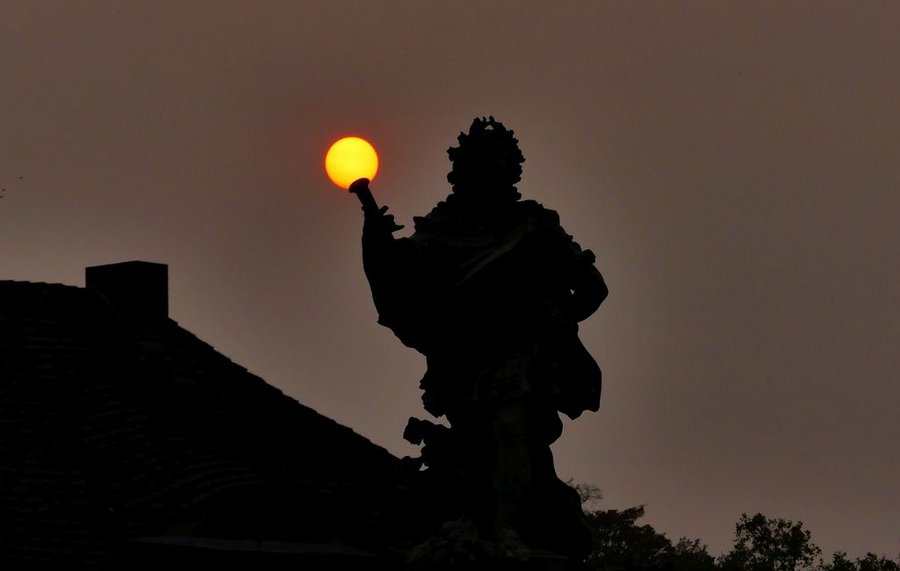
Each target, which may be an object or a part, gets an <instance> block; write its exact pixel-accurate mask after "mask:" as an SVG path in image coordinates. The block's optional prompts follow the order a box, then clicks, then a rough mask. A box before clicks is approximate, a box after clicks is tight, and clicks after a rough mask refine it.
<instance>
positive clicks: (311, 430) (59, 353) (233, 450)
mask: <svg viewBox="0 0 900 571" xmlns="http://www.w3.org/2000/svg"><path fill="white" fill-rule="evenodd" d="M138 264H140V263H138ZM149 266H151V265H147V266H146V267H149ZM130 268H131V269H135V268H138V269H140V268H141V266H131V267H130ZM123 269H128V268H123ZM89 275H90V274H89ZM104 279H106V278H104ZM163 280H165V278H163ZM89 281H90V278H89ZM113 281H114V280H113ZM104 287H106V286H104ZM161 287H164V288H165V287H167V284H162V285H161ZM110 297H111V298H115V297H116V295H115V294H113V295H111V296H109V297H108V296H106V295H104V293H101V291H100V290H98V289H95V288H93V287H88V288H81V287H73V286H65V285H59V284H44V283H30V282H17V281H0V567H2V568H4V569H10V568H38V567H41V566H47V567H57V566H59V563H60V562H63V561H64V562H65V565H64V567H65V568H67V569H78V568H97V567H100V566H102V565H103V564H104V563H110V562H111V561H114V558H115V557H116V555H115V554H116V553H119V552H121V550H122V545H124V544H127V542H128V541H129V540H130V539H132V538H136V537H144V538H146V537H148V536H151V537H152V536H157V537H158V536H188V537H190V536H193V537H207V538H216V539H224V540H229V539H230V540H268V541H283V542H297V543H303V544H321V543H330V542H337V543H340V544H343V545H347V546H355V547H356V548H361V549H364V550H368V551H369V552H374V553H390V552H393V551H395V550H397V549H402V547H403V546H405V545H406V543H405V542H406V541H407V540H406V538H407V537H408V533H407V532H406V531H405V530H404V529H403V528H404V524H403V522H404V521H407V520H406V519H405V517H404V516H403V513H404V512H403V508H402V506H403V505H406V504H405V499H404V498H406V497H407V495H406V488H405V487H404V484H403V480H402V478H401V476H400V474H401V470H400V460H398V459H397V458H395V457H394V456H392V455H391V454H389V453H388V452H387V451H386V450H384V449H383V448H381V447H379V446H376V445H374V444H372V443H371V442H370V441H368V440H366V439H365V438H363V437H362V436H360V435H358V434H356V433H355V432H353V431H352V430H351V429H349V428H347V427H344V426H341V425H339V424H337V423H336V422H334V421H332V420H330V419H328V418H326V417H324V416H322V415H320V414H318V413H317V412H315V411H314V410H312V409H310V408H308V407H306V406H304V405H302V404H300V403H298V402H297V401H295V400H294V399H292V398H290V397H288V396H286V395H284V394H282V393H281V392H280V391H279V390H278V389H276V388H274V387H272V386H270V385H268V384H266V383H265V382H264V381H263V380H262V379H260V378H259V377H257V376H255V375H253V374H251V373H249V372H248V371H247V370H246V369H244V368H243V367H241V366H239V365H237V364H235V363H233V362H232V361H230V360H229V359H228V358H226V357H224V356H223V355H221V354H220V353H218V352H217V351H216V350H215V349H214V348H212V347H211V346H210V345H208V344H206V343H204V342H203V341H201V340H199V339H198V338H197V337H195V336H194V335H192V334H191V333H190V332H188V331H187V330H185V329H184V328H182V327H181V326H179V325H178V324H177V323H176V322H175V321H173V320H171V319H169V318H168V317H167V316H165V309H163V313H162V314H157V315H155V316H152V315H151V316H150V317H148V315H147V314H141V315H138V316H137V317H136V316H135V314H134V313H133V312H131V311H130V309H126V311H125V312H121V311H118V310H117V307H114V306H113V305H112V304H111V303H110V301H109V298H110ZM157 301H158V300H157ZM126 305H127V304H126ZM156 305H157V306H159V304H158V303H157V304H156Z"/></svg>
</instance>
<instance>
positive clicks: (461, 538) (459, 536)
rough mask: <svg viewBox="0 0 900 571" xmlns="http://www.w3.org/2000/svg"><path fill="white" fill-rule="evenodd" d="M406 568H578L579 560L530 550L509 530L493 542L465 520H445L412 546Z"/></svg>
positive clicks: (556, 570)
mask: <svg viewBox="0 0 900 571" xmlns="http://www.w3.org/2000/svg"><path fill="white" fill-rule="evenodd" d="M404 569H405V571H461V570H466V571H488V570H490V571H579V570H581V569H584V567H583V565H582V564H581V563H576V562H573V561H571V560H570V559H569V558H568V557H565V556H562V555H557V554H555V553H551V552H549V551H540V550H536V549H531V548H529V547H527V546H526V545H525V544H523V543H522V542H521V540H519V538H518V536H517V535H516V534H515V532H514V531H512V530H504V531H503V532H502V533H501V537H500V538H498V539H497V540H496V541H486V540H484V539H481V538H479V537H478V534H477V531H476V528H475V525H474V524H473V523H472V522H471V521H469V520H466V519H461V520H456V521H451V522H447V523H445V524H444V525H443V527H442V528H441V530H440V531H439V532H438V533H436V534H435V535H434V536H432V537H431V538H430V539H428V540H427V541H425V542H424V543H421V544H419V545H417V546H416V547H414V548H413V549H412V550H411V551H410V553H409V556H408V557H407V560H406V566H405V568H404Z"/></svg>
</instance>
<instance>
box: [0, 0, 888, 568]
mask: <svg viewBox="0 0 900 571" xmlns="http://www.w3.org/2000/svg"><path fill="white" fill-rule="evenodd" d="M551 4H553V5H554V7H553V8H548V6H549V5H551ZM898 25H900V3H896V2H888V1H885V2H876V1H871V2H826V1H817V2H812V1H809V2H781V1H777V2H752V3H751V2H711V1H710V2H668V1H660V2H640V3H637V2H615V3H613V2H587V1H585V2H559V1H557V2H553V3H551V2H547V1H546V0H541V1H534V2H525V1H519V2H492V3H485V2H481V1H478V2H474V1H459V0H457V1H454V2H445V1H440V2H420V1H415V2H400V1H390V2H386V1H383V0H380V1H371V2H337V1H334V0H331V1H328V2H318V3H316V2H296V1H288V0H284V1H270V2H233V1H232V2H226V1H222V0H219V1H216V2H184V1H182V0H179V1H170V2H131V1H127V2H123V1H119V0H116V1H106V2H101V1H90V2H77V1H68V0H65V1H63V0H60V1H57V2H41V1H37V0H27V1H21V2H20V1H10V0H5V1H4V2H3V3H2V6H0V75H2V89H0V187H4V188H5V189H6V190H5V192H3V193H2V196H3V198H2V200H0V241H2V249H0V279H20V280H32V281H50V282H63V283H69V284H76V285H81V284H83V277H82V276H83V268H84V267H85V266H89V265H97V264H103V263H110V262H118V261H125V260H133V259H142V260H148V261H156V262H164V263H167V264H169V268H170V279H171V286H170V305H171V315H172V317H173V318H175V319H176V320H177V321H178V322H179V323H181V324H182V325H183V326H184V327H186V328H188V329H190V330H191V331H193V332H194V333H196V334H197V335H198V336H200V337H201V338H202V339H204V340H206V341H208V342H209V343H211V344H212V345H214V346H215V347H217V348H218V349H219V350H221V351H222V352H223V353H225V354H226V355H228V356H229V357H231V358H232V359H233V360H235V361H237V362H238V363H240V364H242V365H244V366H246V367H248V368H249V369H250V370H251V371H252V372H254V373H256V374H258V375H260V376H262V377H263V378H265V379H267V380H268V381H269V382H270V383H272V384H274V385H276V386H278V387H279V388H281V389H282V390H284V391H285V392H286V393H288V394H290V395H292V396H294V397H296V398H297V399H298V400H300V401H301V402H303V403H305V404H308V405H310V406H312V407H314V408H316V409H317V410H319V411H320V412H322V413H324V414H326V415H328V416H330V417H332V418H334V419H335V420H337V421H339V422H341V423H343V424H346V425H348V426H350V427H352V428H354V429H355V430H356V431H358V432H359V433H361V434H363V435H365V436H367V437H368V438H370V439H372V440H373V441H375V442H376V443H379V444H381V445H383V446H385V447H386V448H388V449H389V450H391V451H392V452H394V453H396V454H398V455H403V454H408V453H412V452H413V451H414V449H413V448H412V447H409V446H407V445H406V444H405V443H404V442H403V441H402V439H401V434H402V431H403V427H404V426H405V424H406V419H407V417H409V416H411V415H418V416H421V415H423V414H425V413H424V411H423V410H422V407H421V404H420V401H419V390H418V388H417V384H418V381H419V378H420V377H421V375H422V373H423V372H424V361H423V359H422V358H421V357H420V356H419V355H418V354H416V353H415V352H414V351H412V350H411V349H407V348H405V347H403V346H402V345H401V344H400V343H399V342H398V341H397V340H396V339H395V338H394V337H393V336H392V334H391V333H390V331H388V330H387V329H384V328H381V327H379V326H378V325H376V323H375V319H376V316H375V311H374V308H373V306H372V302H371V298H370V295H369V291H368V286H367V283H366V280H365V276H364V274H363V271H362V266H361V261H360V245H359V234H360V227H361V212H360V211H359V206H358V204H357V202H356V200H355V198H353V197H352V196H349V195H347V194H344V193H342V192H340V191H339V190H337V189H336V187H333V186H332V185H331V184H330V183H329V182H328V180H327V178H326V177H325V174H324V171H323V168H322V161H323V157H324V153H325V150H326V148H327V146H328V144H329V143H330V142H331V141H332V140H334V139H335V138H337V137H338V136H340V135H344V134H359V135H362V136H365V137H367V138H369V139H370V140H371V141H373V142H374V143H375V144H376V146H377V148H378V150H379V152H380V154H381V160H382V170H381V172H380V173H379V174H378V176H377V177H376V179H375V181H374V184H373V185H372V187H373V191H374V192H375V194H376V196H377V198H378V199H379V200H380V201H381V202H383V203H385V204H389V205H390V206H391V208H392V211H393V212H394V213H395V214H396V215H397V217H398V219H399V220H400V222H401V223H406V224H407V225H408V228H409V227H411V220H410V219H411V217H412V216H413V215H418V214H424V213H425V212H427V211H428V210H429V209H430V208H431V206H432V205H433V204H435V203H436V202H437V201H438V200H440V199H442V198H443V197H444V196H445V195H446V194H447V193H448V192H449V187H448V185H447V183H446V179H445V176H446V172H447V171H448V169H449V163H448V161H447V157H446V153H445V150H446V148H447V147H448V146H450V145H453V144H455V137H456V135H457V134H458V132H459V131H460V130H462V129H465V128H467V127H468V125H469V123H470V122H471V120H472V118H473V117H475V116H477V115H487V114H493V115H494V116H496V117H497V119H499V120H501V121H503V122H504V123H505V124H506V125H507V126H509V127H511V128H513V129H515V131H516V135H517V136H518V138H519V140H520V144H521V147H522V150H523V152H524V154H525V156H526V162H525V165H524V175H523V181H522V183H521V184H520V185H519V189H520V191H521V192H522V194H523V195H524V196H525V197H526V198H532V199H536V200H538V201H539V202H542V203H543V204H544V205H545V206H547V207H549V208H553V209H555V210H557V211H558V212H559V213H560V216H561V219H562V222H563V225H564V226H565V227H566V229H567V230H568V231H569V232H570V233H571V234H573V235H574V236H575V238H576V240H577V241H578V242H579V243H580V244H581V245H582V246H583V247H585V248H590V249H592V250H593V251H594V252H595V253H596V254H597V260H598V262H597V263H598V266H599V268H600V269H601V271H602V272H603V274H604V276H605V277H606V279H607V282H608V283H609V286H610V290H611V293H610V297H609V299H608V300H607V301H606V302H605V303H604V305H603V306H602V307H601V309H600V311H598V312H597V313H596V314H595V315H594V316H593V317H592V318H591V319H590V320H588V321H587V322H585V323H584V324H583V326H582V338H583V339H584V341H585V344H586V345H587V347H588V348H589V349H590V350H591V352H592V353H593V354H594V356H595V357H596V358H597V359H598V361H599V362H600V364H601V366H602V368H603V371H604V394H603V401H602V405H601V410H600V412H599V413H597V414H593V415H590V414H589V415H587V416H584V417H582V418H581V419H579V420H578V421H575V422H569V423H567V426H566V430H565V432H564V433H563V436H562V438H561V439H560V441H559V442H558V443H557V444H556V445H555V446H554V450H555V454H556V459H557V467H558V471H559V473H560V475H561V477H563V478H564V479H565V478H569V477H573V478H575V479H576V480H577V481H581V482H588V483H593V484H596V485H598V486H599V487H600V488H602V490H603V492H604V493H605V500H604V502H603V505H604V506H605V507H616V508H623V507H628V506H632V505H637V504H646V505H647V516H646V518H645V520H644V521H645V522H646V523H650V524H651V525H653V526H654V527H656V528H657V529H658V530H661V531H664V532H665V533H667V534H668V535H669V537H670V538H672V539H673V540H674V539H677V538H678V537H679V536H681V535H686V536H689V537H699V538H701V539H703V540H704V541H706V542H708V543H709V546H710V550H711V551H712V552H713V553H718V552H720V551H721V550H723V549H726V548H728V547H729V546H730V542H731V537H732V534H733V529H734V522H735V521H736V520H737V518H738V516H739V515H740V514H741V512H750V513H755V512H756V511H761V512H763V513H765V514H766V515H768V516H770V517H784V518H789V519H793V520H803V522H804V523H805V525H806V527H807V528H808V529H810V530H811V531H812V533H813V540H814V541H815V542H817V543H818V544H819V545H821V546H822V547H823V549H824V551H825V553H826V555H829V554H830V552H831V551H833V550H835V549H843V550H846V551H848V552H849V553H850V555H851V556H861V555H863V554H864V553H865V552H866V551H874V552H880V553H883V554H886V555H889V556H893V557H896V555H897V554H898V553H900V415H898V406H900V384H898V377H900V375H898V372H900V357H898V347H900V303H898V299H897V296H898V292H900V265H898V260H900V231H898V220H900V33H898V30H900V28H898ZM19 177H24V178H22V179H21V180H20V178H19ZM404 232H405V231H404ZM311 437H314V435H311Z"/></svg>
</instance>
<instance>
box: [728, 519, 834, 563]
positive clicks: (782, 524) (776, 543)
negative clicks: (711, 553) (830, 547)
mask: <svg viewBox="0 0 900 571" xmlns="http://www.w3.org/2000/svg"><path fill="white" fill-rule="evenodd" d="M819 553H821V549H819V548H818V547H817V546H816V545H815V544H813V543H812V541H811V534H810V532H809V531H808V530H805V529H803V522H797V523H794V522H792V521H790V520H785V519H781V518H774V519H769V518H767V517H765V516H764V515H762V514H760V513H758V514H756V515H754V516H752V517H750V516H748V515H747V514H741V517H740V519H739V520H738V522H737V524H736V525H735V534H734V547H733V548H732V550H731V551H730V552H728V553H726V554H725V555H723V556H722V557H721V558H720V559H719V566H720V567H721V568H722V569H724V570H725V571H732V570H733V571H795V570H798V569H804V568H809V567H811V566H812V564H813V562H814V561H815V558H816V557H817V556H818V555H819Z"/></svg>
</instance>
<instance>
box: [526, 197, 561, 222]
mask: <svg viewBox="0 0 900 571" xmlns="http://www.w3.org/2000/svg"><path fill="white" fill-rule="evenodd" d="M517 205H518V209H519V212H520V215H521V216H524V217H527V218H531V219H533V220H534V221H535V222H538V223H540V224H550V225H553V226H559V213H558V212H556V211H555V210H551V209H549V208H546V207H545V206H544V205H543V204H541V203H540V202H538V201H536V200H521V201H519V202H518V203H517Z"/></svg>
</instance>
